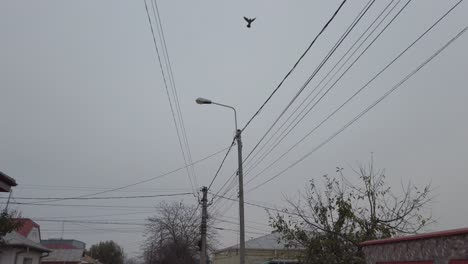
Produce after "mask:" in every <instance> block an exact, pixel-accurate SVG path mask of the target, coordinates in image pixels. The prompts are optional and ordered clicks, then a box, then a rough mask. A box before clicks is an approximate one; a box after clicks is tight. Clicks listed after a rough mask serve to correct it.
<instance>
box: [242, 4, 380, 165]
mask: <svg viewBox="0 0 468 264" xmlns="http://www.w3.org/2000/svg"><path fill="white" fill-rule="evenodd" d="M374 3H375V0H371V2H369V4H368V5H367V6H365V7H364V9H363V11H361V13H359V14H358V16H357V17H356V18H355V19H354V21H353V22H352V23H351V25H350V26H349V27H348V28H347V29H346V31H345V32H344V33H343V35H342V36H341V37H340V39H339V40H338V41H337V42H336V43H335V45H334V46H333V47H332V49H331V50H330V51H329V52H328V54H327V55H326V56H325V57H324V58H323V59H322V61H321V62H320V64H319V65H318V66H317V67H316V68H315V70H314V71H313V73H312V74H311V75H310V76H309V78H308V79H307V81H306V82H305V83H304V84H303V85H302V87H301V88H300V89H299V91H297V93H296V94H295V95H294V96H293V98H292V99H291V100H290V101H289V103H288V104H287V105H286V107H285V108H284V109H283V111H282V112H281V113H280V114H279V115H278V117H277V118H276V119H275V121H274V122H273V124H272V125H271V126H270V127H269V128H268V129H267V131H266V132H265V133H264V134H263V136H262V137H261V138H260V140H259V141H258V142H257V144H256V145H255V146H254V147H253V148H252V150H251V151H250V152H249V154H248V155H247V157H246V158H245V159H244V160H248V159H249V157H250V156H251V155H252V153H253V152H254V151H255V150H256V149H257V148H258V146H259V145H260V144H261V143H262V141H263V140H264V139H265V138H266V136H267V135H268V134H269V133H270V131H271V130H272V129H273V127H275V126H276V124H277V123H278V122H279V121H280V120H281V118H282V117H283V115H284V114H285V113H286V112H287V111H288V109H289V108H290V107H291V105H292V104H293V103H294V102H295V101H296V100H297V98H298V97H299V96H300V95H301V93H302V92H303V91H304V89H305V88H306V87H307V85H308V84H309V83H310V81H312V79H313V78H314V77H315V76H316V75H317V73H318V72H319V71H320V70H321V69H322V67H323V66H324V65H325V64H326V63H327V62H328V60H329V59H330V58H331V56H332V55H333V54H334V53H335V51H336V50H337V49H338V47H339V46H340V45H341V44H342V43H343V41H344V40H345V39H346V38H347V36H348V35H349V34H350V33H351V31H352V30H353V29H354V27H355V26H356V25H357V24H358V23H359V21H360V20H361V19H362V18H363V17H364V15H365V14H366V13H367V11H368V10H369V9H370V7H371V6H372V5H373V4H374Z"/></svg>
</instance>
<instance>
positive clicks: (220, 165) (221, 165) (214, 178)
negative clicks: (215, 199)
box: [208, 138, 236, 190]
mask: <svg viewBox="0 0 468 264" xmlns="http://www.w3.org/2000/svg"><path fill="white" fill-rule="evenodd" d="M235 140H236V139H235V138H233V139H232V142H231V145H230V146H229V148H228V150H227V151H226V154H225V155H224V158H223V160H222V161H221V164H219V167H218V169H217V170H216V173H215V175H214V177H213V179H212V180H211V182H210V185H209V186H208V190H210V188H211V186H212V185H213V183H214V181H215V180H216V177H218V174H219V172H220V171H221V168H222V167H223V165H224V162H225V161H226V158H227V156H228V155H229V152H230V151H231V149H232V147H233V146H234V143H235ZM221 188H222V187H221Z"/></svg>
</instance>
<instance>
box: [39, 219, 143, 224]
mask: <svg viewBox="0 0 468 264" xmlns="http://www.w3.org/2000/svg"><path fill="white" fill-rule="evenodd" d="M33 220H34V221H38V222H51V223H84V224H96V225H134V226H146V224H140V223H132V222H109V221H84V220H64V219H60V220H57V219H40V218H33Z"/></svg>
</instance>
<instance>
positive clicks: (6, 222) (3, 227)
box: [0, 211, 21, 243]
mask: <svg viewBox="0 0 468 264" xmlns="http://www.w3.org/2000/svg"><path fill="white" fill-rule="evenodd" d="M14 215H15V214H14V213H8V212H5V211H4V212H2V213H1V214H0V243H2V242H3V237H4V236H5V235H6V234H8V233H10V232H11V231H14V230H16V229H18V228H20V227H21V222H19V221H15V220H14V218H15V216H14Z"/></svg>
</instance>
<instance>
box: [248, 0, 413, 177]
mask: <svg viewBox="0 0 468 264" xmlns="http://www.w3.org/2000/svg"><path fill="white" fill-rule="evenodd" d="M393 2H394V0H392V1H390V2H389V3H388V5H387V6H386V7H385V8H384V9H383V10H382V12H381V13H380V14H379V15H378V16H377V17H376V18H375V19H374V21H373V22H372V23H371V24H370V25H369V26H368V27H367V29H366V30H365V31H364V32H363V33H362V34H361V35H360V36H359V38H358V39H357V40H356V41H355V42H354V43H353V45H351V46H350V48H349V49H348V50H347V51H346V52H345V54H344V55H343V56H341V58H340V60H339V61H338V62H337V63H336V64H335V65H334V66H333V67H332V69H330V71H328V73H327V74H326V75H325V77H323V78H322V80H321V81H320V82H319V83H318V84H317V85H316V86H315V87H314V89H312V91H310V93H309V94H308V95H307V96H306V98H305V99H304V100H303V101H302V102H301V103H300V104H299V105H298V106H297V107H296V109H294V111H293V112H292V113H291V114H290V115H289V117H288V118H287V119H286V120H285V121H284V122H283V124H282V125H281V126H280V127H279V128H278V129H277V130H276V132H275V133H274V134H273V135H272V136H271V137H270V138H269V139H268V140H267V141H266V142H265V143H264V144H263V146H262V147H261V148H260V149H259V150H258V151H257V152H256V153H255V154H254V155H253V156H252V159H251V161H252V160H253V159H254V158H255V157H256V156H257V155H258V154H259V153H260V152H261V151H262V150H264V149H265V147H266V146H267V145H268V143H270V142H271V140H273V138H274V137H275V136H276V135H277V134H278V132H279V131H280V130H281V129H282V128H283V127H284V125H286V124H287V122H288V121H289V120H290V119H291V118H292V117H293V116H294V114H295V113H296V112H297V111H298V110H299V109H300V108H301V106H303V105H304V103H305V102H306V101H307V100H308V99H309V98H310V96H311V95H312V94H313V93H314V92H315V91H316V90H317V89H318V87H319V86H320V85H321V84H322V83H323V82H324V81H325V80H326V79H327V78H328V76H329V75H330V74H331V73H332V72H333V71H334V70H335V69H336V67H337V66H338V65H339V64H340V63H341V62H342V61H343V59H344V58H345V57H346V56H347V55H348V54H349V53H350V51H351V50H352V49H353V48H354V47H355V45H356V44H357V43H359V41H360V40H361V39H362V38H363V37H364V36H365V35H366V33H367V32H368V31H369V30H370V29H371V28H372V26H373V25H374V24H375V23H376V22H377V21H378V20H379V18H380V17H382V15H383V14H384V13H385V12H386V10H387V9H388V8H389V7H390V6H391V5H392V3H393ZM400 2H401V0H399V1H398V2H397V4H395V5H394V6H393V8H391V9H390V11H389V12H388V13H387V15H386V16H385V17H384V18H383V19H382V20H381V21H380V23H379V24H378V25H377V26H376V27H375V28H374V30H373V31H372V32H371V33H370V34H369V35H368V36H367V38H366V39H365V40H364V41H363V42H362V43H361V45H359V46H358V48H356V49H355V50H354V52H353V53H352V54H351V55H350V56H349V58H348V59H347V60H346V61H345V62H344V63H343V65H342V66H341V67H340V68H339V69H338V71H336V72H335V74H334V75H333V76H332V77H331V78H330V80H329V81H328V82H327V83H326V84H325V85H324V87H323V88H322V89H321V90H320V91H319V92H318V93H317V94H316V95H315V96H314V97H313V98H312V100H310V101H309V103H308V104H307V105H306V106H305V107H304V108H303V109H302V110H301V111H300V113H299V114H298V115H297V116H296V117H295V118H294V119H293V121H292V122H291V123H290V124H289V125H288V126H287V127H286V128H285V129H284V130H283V132H281V133H280V135H279V138H280V139H279V140H278V138H277V139H276V141H275V143H273V146H272V147H271V148H270V149H269V150H267V151H266V152H264V153H263V155H261V157H260V158H259V159H257V161H255V162H254V165H252V166H250V167H249V168H248V169H247V172H246V175H248V174H249V173H250V172H251V171H252V170H253V169H254V168H255V167H257V166H258V165H259V164H260V163H261V162H262V161H263V160H264V159H265V158H266V157H267V156H268V154H269V153H271V152H272V151H273V150H274V149H275V148H276V147H277V146H278V145H279V144H280V143H281V142H282V141H283V140H284V138H286V136H288V135H289V133H290V132H291V131H292V130H293V129H294V128H295V127H296V126H297V125H298V124H299V123H300V121H302V119H304V118H305V116H307V114H308V113H309V112H310V111H311V110H312V109H313V108H314V107H315V106H316V105H317V104H318V103H319V102H320V101H321V99H323V97H324V96H325V95H326V94H327V93H328V92H329V91H330V90H331V88H330V89H329V90H327V91H326V92H325V94H324V95H323V96H322V97H321V98H320V99H319V100H317V102H315V104H314V105H313V106H312V107H311V108H310V109H309V110H308V111H307V112H306V114H304V115H303V116H302V118H301V119H300V120H299V121H297V122H296V124H295V125H294V126H293V127H292V128H291V129H289V128H290V127H291V126H292V125H293V123H294V122H295V121H296V120H297V119H298V118H299V117H300V116H301V114H303V113H304V111H305V110H306V109H307V108H308V107H309V106H310V104H311V103H312V102H314V100H315V99H316V98H317V96H318V95H319V94H320V93H321V92H322V91H323V89H324V88H325V87H326V86H327V85H328V84H329V83H330V81H331V80H333V78H334V77H335V76H336V74H337V73H339V71H340V70H341V69H342V67H343V66H344V65H346V63H347V62H348V61H349V59H351V58H352V56H353V55H354V54H355V53H356V51H358V50H359V48H360V47H361V46H362V44H364V43H365V42H366V41H367V39H368V38H369V37H370V36H371V35H372V34H373V33H374V32H375V30H376V29H377V28H378V27H379V26H380V25H381V24H382V22H384V21H385V19H386V18H387V16H388V15H390V14H391V12H392V11H393V10H394V9H395V8H396V7H397V6H398V4H399V3H400ZM409 2H411V0H409V1H408V2H407V3H406V5H405V6H404V7H402V8H401V10H400V11H399V12H398V13H397V14H396V15H395V17H394V19H395V18H396V17H398V16H399V15H400V13H401V11H403V9H405V8H406V6H407V5H408V4H409ZM394 19H393V20H394ZM393 20H392V21H390V22H389V24H388V25H390V24H391V23H392V22H393ZM388 25H387V27H388ZM385 29H386V28H385ZM385 29H383V30H382V32H381V34H382V33H383V31H385ZM381 34H379V35H378V36H377V37H376V38H375V39H374V41H373V42H372V43H371V44H370V45H369V46H368V47H367V48H366V49H365V50H364V51H363V52H362V53H361V55H360V56H359V57H358V58H357V59H356V60H355V61H354V63H355V62H356V61H357V60H358V59H359V58H360V57H361V56H362V54H364V53H365V52H366V51H367V49H368V48H369V47H370V46H371V45H372V44H373V43H374V42H375V40H376V39H377V38H378V37H379V36H380V35H381ZM354 63H353V64H352V65H354ZM352 65H351V66H350V67H348V69H347V70H346V71H345V72H344V73H343V74H342V75H341V76H340V78H339V79H341V77H343V75H344V74H345V73H346V72H347V71H348V70H349V69H350V68H351V67H352ZM336 83H337V82H335V83H334V85H336ZM334 85H332V87H334ZM288 129H289V131H288V132H287V133H286V134H285V132H286V131H287V130H288ZM248 183H249V182H247V184H248Z"/></svg>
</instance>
